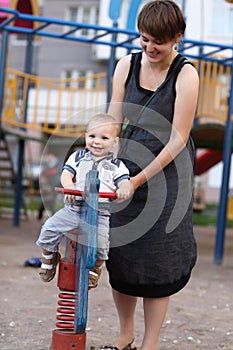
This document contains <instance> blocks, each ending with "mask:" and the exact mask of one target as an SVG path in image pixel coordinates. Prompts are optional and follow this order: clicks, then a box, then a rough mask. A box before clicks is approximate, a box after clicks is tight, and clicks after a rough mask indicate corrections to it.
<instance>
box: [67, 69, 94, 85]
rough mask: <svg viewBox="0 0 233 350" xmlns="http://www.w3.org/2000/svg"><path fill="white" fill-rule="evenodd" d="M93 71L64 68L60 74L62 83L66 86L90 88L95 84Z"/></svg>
mask: <svg viewBox="0 0 233 350" xmlns="http://www.w3.org/2000/svg"><path fill="white" fill-rule="evenodd" d="M94 74H95V73H94V72H93V71H89V70H88V71H78V70H76V69H74V70H66V71H64V72H63V73H62V74H61V78H62V79H64V85H65V87H67V88H75V89H90V88H94V87H95V86H96V78H95V77H93V75H94Z"/></svg>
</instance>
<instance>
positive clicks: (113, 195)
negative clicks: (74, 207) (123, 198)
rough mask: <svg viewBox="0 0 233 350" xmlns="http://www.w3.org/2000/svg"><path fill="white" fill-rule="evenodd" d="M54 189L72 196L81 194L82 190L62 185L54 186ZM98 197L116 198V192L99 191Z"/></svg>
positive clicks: (82, 193)
mask: <svg viewBox="0 0 233 350" xmlns="http://www.w3.org/2000/svg"><path fill="white" fill-rule="evenodd" d="M55 191H56V192H58V193H63V194H71V195H73V196H83V195H84V192H82V191H79V190H70V189H68V188H63V187H55ZM98 195H99V198H109V199H116V198H117V196H116V193H115V192H99V193H98Z"/></svg>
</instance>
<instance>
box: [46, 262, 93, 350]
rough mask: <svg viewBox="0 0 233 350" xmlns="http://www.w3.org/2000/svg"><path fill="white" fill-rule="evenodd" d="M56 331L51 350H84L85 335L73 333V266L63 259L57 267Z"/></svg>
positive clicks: (74, 296)
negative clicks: (58, 291) (58, 289)
mask: <svg viewBox="0 0 233 350" xmlns="http://www.w3.org/2000/svg"><path fill="white" fill-rule="evenodd" d="M58 287H59V288H60V293H59V295H58V297H59V300H58V309H57V320H58V322H57V323H56V326H57V329H55V330H54V331H53V333H52V350H85V349H86V333H82V334H79V333H75V332H74V314H75V305H76V302H77V298H76V293H75V264H74V263H73V261H72V259H70V258H63V259H61V261H60V265H59V275H58Z"/></svg>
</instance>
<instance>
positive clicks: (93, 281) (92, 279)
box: [88, 266, 101, 288]
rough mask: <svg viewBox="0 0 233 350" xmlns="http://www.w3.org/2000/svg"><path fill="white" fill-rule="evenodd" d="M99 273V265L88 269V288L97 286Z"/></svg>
mask: <svg viewBox="0 0 233 350" xmlns="http://www.w3.org/2000/svg"><path fill="white" fill-rule="evenodd" d="M100 274H101V267H98V266H95V267H94V268H93V269H90V271H89V283H88V288H96V287H97V286H98V282H99V278H100Z"/></svg>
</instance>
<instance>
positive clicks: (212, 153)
mask: <svg viewBox="0 0 233 350" xmlns="http://www.w3.org/2000/svg"><path fill="white" fill-rule="evenodd" d="M222 156H223V152H222V151H218V150H212V149H208V150H206V151H205V152H204V153H202V154H201V155H200V156H198V157H196V165H195V175H201V174H203V173H204V172H206V171H207V170H209V169H210V168H211V167H213V166H214V165H216V164H217V163H219V162H221V160H222Z"/></svg>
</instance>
